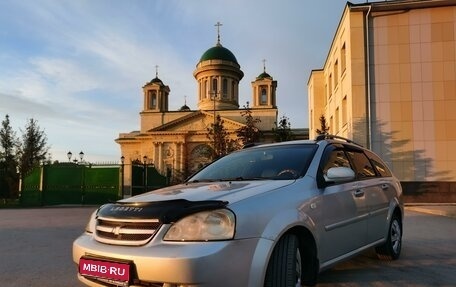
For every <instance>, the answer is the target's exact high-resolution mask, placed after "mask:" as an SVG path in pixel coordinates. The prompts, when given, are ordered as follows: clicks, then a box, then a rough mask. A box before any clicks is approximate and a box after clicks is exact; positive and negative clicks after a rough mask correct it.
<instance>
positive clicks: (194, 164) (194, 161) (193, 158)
mask: <svg viewBox="0 0 456 287" xmlns="http://www.w3.org/2000/svg"><path fill="white" fill-rule="evenodd" d="M212 155H213V149H212V148H211V147H210V146H208V145H206V144H200V145H198V146H196V147H195V148H194V149H193V150H192V151H191V152H190V158H189V161H188V162H189V166H188V167H189V170H190V172H191V173H193V172H195V171H197V170H198V169H200V168H201V167H203V166H204V165H206V164H208V163H209V162H211V161H212Z"/></svg>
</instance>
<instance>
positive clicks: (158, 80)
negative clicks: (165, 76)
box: [150, 77, 163, 85]
mask: <svg viewBox="0 0 456 287" xmlns="http://www.w3.org/2000/svg"><path fill="white" fill-rule="evenodd" d="M150 83H151V84H154V83H156V84H159V85H163V82H162V80H160V79H159V78H158V77H155V78H153V79H152V81H150Z"/></svg>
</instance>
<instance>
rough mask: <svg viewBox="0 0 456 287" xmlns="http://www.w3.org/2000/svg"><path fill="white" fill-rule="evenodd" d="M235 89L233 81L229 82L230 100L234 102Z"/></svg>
mask: <svg viewBox="0 0 456 287" xmlns="http://www.w3.org/2000/svg"><path fill="white" fill-rule="evenodd" d="M235 88H236V84H235V83H234V81H231V99H232V100H234V99H235V90H236V89H235Z"/></svg>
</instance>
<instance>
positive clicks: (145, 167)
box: [143, 155, 147, 192]
mask: <svg viewBox="0 0 456 287" xmlns="http://www.w3.org/2000/svg"><path fill="white" fill-rule="evenodd" d="M143 163H144V167H143V170H144V192H146V191H147V156H146V155H145V156H143Z"/></svg>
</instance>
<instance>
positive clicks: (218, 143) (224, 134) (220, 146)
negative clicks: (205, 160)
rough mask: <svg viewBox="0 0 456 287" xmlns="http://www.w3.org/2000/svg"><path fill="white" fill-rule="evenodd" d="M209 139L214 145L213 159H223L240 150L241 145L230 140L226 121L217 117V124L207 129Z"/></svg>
mask: <svg viewBox="0 0 456 287" xmlns="http://www.w3.org/2000/svg"><path fill="white" fill-rule="evenodd" d="M207 131H208V134H207V137H208V139H209V140H210V141H211V143H212V149H213V152H214V154H213V158H218V157H222V156H224V155H226V154H228V153H230V152H232V151H234V150H237V149H239V144H238V143H237V141H236V140H233V139H230V138H229V133H228V131H227V130H226V129H225V127H224V121H223V120H222V118H221V117H220V115H217V116H216V118H215V123H213V124H211V127H210V128H208V129H207Z"/></svg>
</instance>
